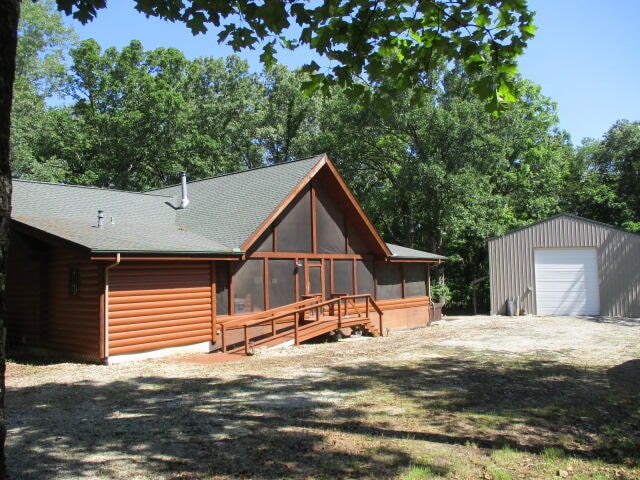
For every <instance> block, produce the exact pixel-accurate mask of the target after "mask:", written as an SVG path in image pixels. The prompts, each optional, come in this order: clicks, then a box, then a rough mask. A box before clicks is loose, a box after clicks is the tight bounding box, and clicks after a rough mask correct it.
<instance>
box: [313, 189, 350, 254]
mask: <svg viewBox="0 0 640 480" xmlns="http://www.w3.org/2000/svg"><path fill="white" fill-rule="evenodd" d="M316 193H317V202H316V221H317V228H316V231H317V236H318V239H317V240H318V245H317V249H318V252H320V253H345V233H344V213H342V211H341V210H340V209H339V208H338V207H336V206H335V204H334V203H333V201H332V200H331V198H330V197H329V195H328V194H327V193H326V192H325V191H324V189H323V188H322V187H321V186H320V185H318V186H317V187H316Z"/></svg>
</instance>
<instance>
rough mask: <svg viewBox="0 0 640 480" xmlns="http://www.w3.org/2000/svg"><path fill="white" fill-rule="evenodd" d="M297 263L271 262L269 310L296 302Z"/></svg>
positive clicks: (286, 261)
mask: <svg viewBox="0 0 640 480" xmlns="http://www.w3.org/2000/svg"><path fill="white" fill-rule="evenodd" d="M294 270H295V262H294V261H293V259H291V260H281V259H270V260H269V308H276V307H281V306H283V305H288V304H290V303H293V302H295V271H294Z"/></svg>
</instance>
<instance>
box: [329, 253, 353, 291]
mask: <svg viewBox="0 0 640 480" xmlns="http://www.w3.org/2000/svg"><path fill="white" fill-rule="evenodd" d="M333 290H334V291H333V292H331V293H346V294H347V295H352V294H353V261H351V260H334V261H333Z"/></svg>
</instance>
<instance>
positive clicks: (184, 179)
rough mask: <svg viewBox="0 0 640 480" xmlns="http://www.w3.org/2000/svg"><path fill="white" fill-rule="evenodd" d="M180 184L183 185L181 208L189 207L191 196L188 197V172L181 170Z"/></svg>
mask: <svg viewBox="0 0 640 480" xmlns="http://www.w3.org/2000/svg"><path fill="white" fill-rule="evenodd" d="M180 186H181V187H182V200H180V208H187V205H189V198H188V197H187V172H185V171H182V172H180Z"/></svg>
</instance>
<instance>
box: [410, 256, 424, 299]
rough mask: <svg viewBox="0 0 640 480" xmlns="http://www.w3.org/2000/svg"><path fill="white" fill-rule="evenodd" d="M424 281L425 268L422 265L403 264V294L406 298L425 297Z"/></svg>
mask: <svg viewBox="0 0 640 480" xmlns="http://www.w3.org/2000/svg"><path fill="white" fill-rule="evenodd" d="M425 279H426V276H425V267H424V264H423V263H405V264H404V281H405V285H406V290H405V294H406V296H407V297H422V296H424V295H426V294H427V284H426V282H425Z"/></svg>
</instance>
